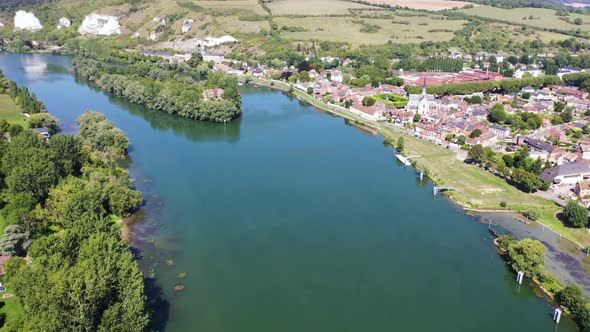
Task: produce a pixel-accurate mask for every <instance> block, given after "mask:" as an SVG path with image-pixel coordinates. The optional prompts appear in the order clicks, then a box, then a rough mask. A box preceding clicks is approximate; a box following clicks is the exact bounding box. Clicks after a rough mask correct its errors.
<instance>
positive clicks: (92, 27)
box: [78, 14, 121, 36]
mask: <svg viewBox="0 0 590 332" xmlns="http://www.w3.org/2000/svg"><path fill="white" fill-rule="evenodd" d="M78 33H80V34H82V35H101V36H111V35H120V34H121V25H120V24H119V19H118V18H117V17H116V16H110V15H101V14H90V15H88V16H86V17H85V18H84V21H82V24H80V27H79V28H78Z"/></svg>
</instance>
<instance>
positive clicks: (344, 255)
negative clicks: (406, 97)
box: [0, 54, 576, 332]
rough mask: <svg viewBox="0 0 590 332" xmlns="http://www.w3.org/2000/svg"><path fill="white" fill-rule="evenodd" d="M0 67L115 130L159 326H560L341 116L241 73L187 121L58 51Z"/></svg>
mask: <svg viewBox="0 0 590 332" xmlns="http://www.w3.org/2000/svg"><path fill="white" fill-rule="evenodd" d="M0 68H1V69H2V70H3V71H4V72H5V74H6V76H7V77H8V78H9V79H11V80H14V81H16V82H17V83H18V84H22V85H26V86H27V87H29V88H30V89H31V90H32V91H33V92H35V93H36V94H37V96H38V97H39V98H40V99H41V100H43V101H44V102H45V103H46V105H47V107H48V110H49V111H50V112H51V113H52V114H54V115H55V116H57V117H58V118H60V119H61V120H62V122H63V126H62V127H63V130H64V131H65V132H75V130H76V127H75V122H74V120H75V119H76V118H77V117H78V116H79V115H80V114H81V113H82V112H83V111H84V110H85V109H92V110H95V111H100V112H103V113H105V114H106V116H107V117H108V118H109V119H111V120H112V121H113V122H115V124H116V125H117V126H118V127H120V128H121V129H122V130H124V131H125V133H126V134H127V135H128V136H129V138H130V139H131V142H132V148H131V149H130V156H131V159H132V163H131V165H130V172H131V175H132V177H133V178H134V179H135V180H136V184H137V188H138V189H139V190H141V191H142V192H143V193H144V196H145V198H146V203H145V206H144V207H143V209H142V215H143V216H144V218H143V220H142V221H141V222H139V223H138V224H137V225H136V226H135V228H134V236H133V245H134V246H135V247H136V248H137V252H138V256H139V259H140V263H141V264H142V267H143V269H144V271H145V272H146V275H147V276H148V277H153V278H155V280H156V281H157V284H158V285H159V286H160V287H161V290H162V292H163V293H162V296H163V298H164V301H163V302H161V303H160V304H159V305H160V307H159V308H158V309H159V310H158V311H159V316H158V317H159V318H163V319H166V321H167V322H166V326H165V330H166V331H171V332H176V331H206V332H250V331H251V332H276V331H283V332H290V331H293V332H295V331H297V332H301V331H338V332H343V331H453V332H457V331H482V332H483V331H490V332H492V331H493V332H497V331H503V332H508V331H519V332H521V331H575V330H576V329H575V327H574V324H573V323H572V321H571V320H569V319H567V318H566V319H563V320H562V321H561V323H560V324H559V325H558V326H555V325H554V324H553V322H552V321H551V313H552V308H553V306H552V305H551V304H550V303H548V302H547V301H546V300H545V299H543V298H540V297H538V296H536V295H535V293H534V292H533V289H532V288H531V287H529V285H527V284H526V282H525V283H524V284H523V285H522V286H518V285H517V284H516V283H515V281H514V278H515V276H514V274H513V273H512V272H511V271H509V269H508V268H507V266H506V264H505V263H504V262H503V261H502V259H501V258H500V257H499V256H498V254H497V253H496V251H495V249H494V247H493V244H492V238H491V236H490V234H488V232H487V229H486V227H485V226H483V225H481V224H479V223H477V222H475V221H474V219H473V218H472V217H469V216H467V215H465V214H464V213H463V212H462V211H461V210H460V209H458V208H457V207H456V206H454V205H453V204H450V203H449V202H448V201H447V200H446V199H442V198H438V199H433V197H432V185H431V183H429V182H428V181H426V180H425V181H420V180H419V179H417V176H416V174H415V173H414V172H413V171H412V170H411V169H409V168H406V167H403V166H400V165H399V164H398V163H397V162H396V161H395V159H394V157H393V152H394V151H393V150H392V149H391V148H389V147H386V146H384V145H383V144H382V140H383V139H382V137H379V136H373V135H370V134H368V133H366V132H364V131H362V130H359V129H358V128H355V127H353V126H350V125H348V124H347V122H345V121H344V120H343V119H341V118H337V117H334V116H331V115H328V114H325V113H321V112H318V111H317V110H314V109H313V108H312V107H309V106H307V105H305V104H303V103H301V102H299V101H297V100H295V99H292V98H290V97H289V96H287V95H285V94H282V93H279V92H274V91H269V90H264V89H254V88H243V89H242V94H243V103H244V114H243V117H242V118H241V119H239V120H237V121H234V122H232V123H231V124H229V125H218V124H210V123H201V122H196V121H192V120H187V119H182V118H178V117H174V116H170V115H167V114H164V113H162V112H158V111H151V110H147V109H145V108H143V107H141V106H138V105H132V104H129V103H127V102H125V101H123V100H121V99H118V98H113V97H109V96H106V95H105V94H103V93H102V92H100V91H97V90H95V89H93V88H92V87H90V86H88V85H87V84H85V83H83V82H77V81H76V80H75V79H74V77H73V74H72V71H71V61H70V59H69V58H67V57H59V56H50V55H18V54H0ZM181 273H186V277H184V278H178V275H179V274H181ZM177 284H182V285H183V286H184V287H185V288H184V290H183V291H180V292H175V291H174V289H173V288H174V286H175V285H177Z"/></svg>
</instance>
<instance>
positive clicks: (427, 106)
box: [406, 80, 438, 116]
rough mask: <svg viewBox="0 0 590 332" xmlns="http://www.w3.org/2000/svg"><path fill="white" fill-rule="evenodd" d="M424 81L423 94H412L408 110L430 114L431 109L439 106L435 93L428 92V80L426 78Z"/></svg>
mask: <svg viewBox="0 0 590 332" xmlns="http://www.w3.org/2000/svg"><path fill="white" fill-rule="evenodd" d="M424 83H425V84H424V85H423V86H422V93H421V94H419V95H416V94H410V98H409V100H408V104H407V105H406V110H407V111H410V112H413V113H418V114H420V115H426V116H428V115H429V114H430V111H431V110H435V109H436V108H437V107H438V104H437V102H436V98H435V96H434V95H430V94H427V93H426V80H424Z"/></svg>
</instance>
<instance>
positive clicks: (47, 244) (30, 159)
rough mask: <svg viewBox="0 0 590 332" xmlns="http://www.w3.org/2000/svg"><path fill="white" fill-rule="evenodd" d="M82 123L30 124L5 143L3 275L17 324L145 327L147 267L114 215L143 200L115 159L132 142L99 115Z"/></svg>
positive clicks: (1, 172) (0, 159)
mask: <svg viewBox="0 0 590 332" xmlns="http://www.w3.org/2000/svg"><path fill="white" fill-rule="evenodd" d="M78 124H79V126H80V135H79V136H71V135H63V134H58V135H54V136H52V137H51V138H50V139H49V140H47V139H45V138H42V137H40V136H38V135H37V133H35V132H33V131H30V130H25V131H22V132H21V133H19V134H17V135H15V136H14V137H13V138H12V140H11V141H10V142H7V141H0V181H1V183H2V184H3V186H2V195H1V197H2V201H1V204H2V209H1V210H0V215H1V217H2V218H1V219H2V220H3V222H4V225H3V229H2V231H3V236H2V238H1V239H0V251H1V253H2V254H3V255H10V256H12V258H11V259H10V260H9V261H8V263H7V265H6V271H7V274H6V276H5V281H6V282H7V283H8V284H9V285H10V287H11V289H12V290H13V291H14V293H15V294H16V296H17V297H18V299H19V302H20V304H21V307H22V310H23V311H24V315H23V316H22V317H23V318H21V319H20V320H18V321H14V320H12V321H11V324H10V326H6V327H7V328H8V330H10V331H143V330H145V328H146V326H147V325H148V323H149V316H148V314H147V311H146V308H145V301H146V299H145V296H144V291H143V275H142V273H141V271H140V270H139V267H138V265H137V263H136V262H135V259H134V256H133V254H132V253H131V251H130V250H129V248H128V246H127V244H125V243H124V242H122V240H121V224H120V222H116V221H114V220H117V219H118V218H120V217H125V216H128V215H129V214H130V213H132V212H133V211H135V209H136V208H137V207H138V205H139V204H140V203H141V202H142V197H141V194H140V193H139V192H137V191H135V190H133V189H132V188H131V187H132V182H131V180H130V179H129V177H128V173H127V170H125V169H123V168H121V167H119V166H118V162H119V161H120V160H122V159H124V158H126V153H127V148H128V146H129V140H128V139H127V137H126V136H125V135H124V134H123V133H122V132H121V131H120V130H119V129H117V128H115V127H114V126H113V124H112V123H111V122H110V121H108V120H106V119H105V117H104V116H103V115H102V114H99V113H94V112H88V113H85V114H83V115H82V116H81V117H80V118H79V119H78ZM115 216H116V217H117V218H114V217H115ZM25 256H26V257H27V258H24V257H25ZM24 317H26V319H24Z"/></svg>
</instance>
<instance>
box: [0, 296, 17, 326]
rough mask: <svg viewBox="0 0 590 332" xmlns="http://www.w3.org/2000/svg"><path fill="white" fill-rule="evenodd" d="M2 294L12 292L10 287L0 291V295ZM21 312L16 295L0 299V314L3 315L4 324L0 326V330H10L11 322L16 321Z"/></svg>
mask: <svg viewBox="0 0 590 332" xmlns="http://www.w3.org/2000/svg"><path fill="white" fill-rule="evenodd" d="M4 294H14V291H12V290H11V289H10V288H6V291H4V292H2V293H0V295H4ZM22 314H23V309H22V308H21V306H20V303H19V302H18V299H17V298H16V297H11V298H8V299H0V315H5V319H6V320H5V321H4V325H2V326H0V332H4V331H10V330H12V329H11V324H12V322H15V321H18V319H19V317H20V316H21V315H22Z"/></svg>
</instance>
